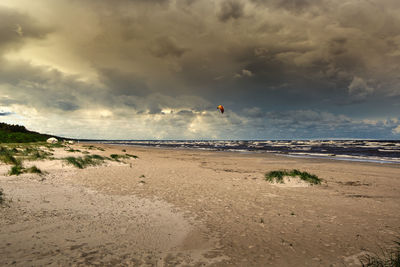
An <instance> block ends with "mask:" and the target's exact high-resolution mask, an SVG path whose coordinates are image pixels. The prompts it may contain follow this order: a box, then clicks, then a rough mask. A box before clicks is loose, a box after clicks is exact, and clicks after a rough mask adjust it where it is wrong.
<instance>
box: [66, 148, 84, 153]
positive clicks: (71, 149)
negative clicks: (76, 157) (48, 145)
mask: <svg viewBox="0 0 400 267" xmlns="http://www.w3.org/2000/svg"><path fill="white" fill-rule="evenodd" d="M65 151H67V152H81V151H80V150H79V149H73V148H69V149H67V150H65Z"/></svg>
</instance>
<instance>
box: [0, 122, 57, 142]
mask: <svg viewBox="0 0 400 267" xmlns="http://www.w3.org/2000/svg"><path fill="white" fill-rule="evenodd" d="M50 137H53V136H51V135H47V134H40V133H37V132H32V131H29V130H27V129H26V128H25V127H24V126H20V125H10V124H7V123H2V122H0V143H30V142H44V141H46V140H47V139H48V138H50Z"/></svg>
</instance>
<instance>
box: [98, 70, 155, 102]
mask: <svg viewBox="0 0 400 267" xmlns="http://www.w3.org/2000/svg"><path fill="white" fill-rule="evenodd" d="M100 73H101V76H100V77H101V79H102V82H103V83H104V85H105V86H106V87H107V88H108V89H109V93H110V94H112V95H125V96H129V95H135V96H145V95H148V94H150V93H151V91H150V90H149V88H148V87H147V86H146V84H145V82H144V81H143V79H141V78H139V77H138V76H137V75H135V74H134V73H129V72H124V71H121V70H118V69H101V70H100Z"/></svg>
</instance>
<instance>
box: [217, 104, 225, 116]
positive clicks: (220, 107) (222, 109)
mask: <svg viewBox="0 0 400 267" xmlns="http://www.w3.org/2000/svg"><path fill="white" fill-rule="evenodd" d="M217 109H219V110H220V111H221V113H222V114H224V106H222V105H219V106H218V107H217Z"/></svg>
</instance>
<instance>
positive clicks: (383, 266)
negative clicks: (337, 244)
mask: <svg viewBox="0 0 400 267" xmlns="http://www.w3.org/2000/svg"><path fill="white" fill-rule="evenodd" d="M394 243H395V247H394V248H392V249H388V250H386V251H383V253H382V255H381V256H378V255H369V254H368V255H365V256H362V257H360V262H361V264H362V266H365V267H367V266H368V267H399V266H400V240H399V241H395V242H394Z"/></svg>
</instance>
